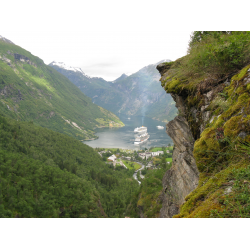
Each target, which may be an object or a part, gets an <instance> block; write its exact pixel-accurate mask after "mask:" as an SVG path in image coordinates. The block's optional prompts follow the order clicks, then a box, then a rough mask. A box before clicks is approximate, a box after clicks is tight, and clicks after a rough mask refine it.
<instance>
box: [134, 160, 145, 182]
mask: <svg viewBox="0 0 250 250" xmlns="http://www.w3.org/2000/svg"><path fill="white" fill-rule="evenodd" d="M137 163H138V164H141V163H140V162H137ZM144 168H145V166H144V165H141V168H139V169H138V170H136V171H135V172H134V174H133V177H134V179H135V180H136V181H138V183H139V184H140V185H141V182H140V181H139V180H138V179H137V172H138V171H140V177H141V178H142V179H143V178H144V176H143V175H142V174H141V170H142V169H144Z"/></svg>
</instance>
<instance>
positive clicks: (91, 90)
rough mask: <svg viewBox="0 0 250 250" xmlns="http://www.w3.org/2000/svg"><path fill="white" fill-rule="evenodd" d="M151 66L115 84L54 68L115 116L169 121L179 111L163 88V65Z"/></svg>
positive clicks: (59, 65) (58, 66)
mask: <svg viewBox="0 0 250 250" xmlns="http://www.w3.org/2000/svg"><path fill="white" fill-rule="evenodd" d="M168 61H170V60H162V61H160V62H157V63H156V64H151V65H148V66H146V67H144V68H142V69H141V70H139V71H138V72H136V73H134V74H132V75H130V76H127V75H125V74H122V75H121V76H120V77H119V78H117V79H116V80H114V81H112V82H111V81H105V80H104V79H103V78H99V77H90V76H87V75H86V74H85V73H84V72H83V71H82V70H81V69H79V68H74V67H69V66H66V65H65V64H63V63H56V62H52V63H50V64H49V66H51V67H52V68H54V69H56V70H57V71H58V72H60V73H62V74H63V75H64V76H66V77H67V78H68V79H69V80H70V81H71V82H73V83H74V84H75V85H76V86H77V87H78V88H79V89H80V90H81V91H82V92H83V93H84V94H86V95H87V96H89V97H90V98H91V99H92V100H93V102H94V103H96V104H97V105H99V106H102V107H103V108H105V109H108V110H110V111H111V112H113V113H115V114H119V113H121V114H126V115H142V116H148V117H150V118H153V119H158V120H161V121H166V122H167V121H170V120H171V119H173V118H174V117H175V116H176V112H177V109H176V108H175V102H174V101H173V99H172V97H171V95H169V94H167V95H166V93H165V91H164V90H163V89H162V88H161V85H160V82H159V79H160V74H159V72H158V71H157V70H156V66H157V65H158V64H159V63H162V62H168Z"/></svg>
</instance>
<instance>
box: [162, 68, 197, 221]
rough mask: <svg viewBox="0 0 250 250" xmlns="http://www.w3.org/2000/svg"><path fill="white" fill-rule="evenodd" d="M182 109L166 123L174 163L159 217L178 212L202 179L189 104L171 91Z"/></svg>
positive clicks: (165, 181)
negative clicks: (197, 160) (186, 116)
mask: <svg viewBox="0 0 250 250" xmlns="http://www.w3.org/2000/svg"><path fill="white" fill-rule="evenodd" d="M162 66H164V65H161V64H160V65H159V66H158V68H157V69H158V70H159V72H160V73H161V75H162V76H163V72H164V68H163V70H162ZM172 97H173V99H174V100H175V102H176V107H177V108H178V110H179V113H180V114H179V115H178V116H177V117H175V119H174V120H172V121H170V122H169V123H168V124H167V130H166V132H167V134H168V135H169V136H170V137H171V138H172V140H173V142H174V145H175V147H174V151H173V163H172V167H171V169H169V170H168V171H167V172H166V174H165V176H164V177H163V194H162V209H161V211H160V217H162V218H171V217H173V215H175V214H178V213H179V211H180V206H181V205H182V204H183V203H184V202H185V197H186V196H187V195H188V194H189V193H190V192H191V191H193V190H194V189H195V188H196V187H197V185H198V180H199V171H198V169H197V166H196V163H195V159H194V156H193V149H194V141H195V140H194V137H193V135H192V132H191V130H190V128H189V125H188V122H187V120H186V118H185V115H184V114H185V113H186V106H185V102H184V100H183V98H182V97H181V96H178V95H176V94H172Z"/></svg>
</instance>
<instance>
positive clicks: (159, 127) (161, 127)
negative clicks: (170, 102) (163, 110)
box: [156, 126, 164, 129]
mask: <svg viewBox="0 0 250 250" xmlns="http://www.w3.org/2000/svg"><path fill="white" fill-rule="evenodd" d="M156 127H157V128H158V129H164V127H163V126H156Z"/></svg>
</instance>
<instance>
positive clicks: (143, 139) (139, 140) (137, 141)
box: [134, 133, 150, 145]
mask: <svg viewBox="0 0 250 250" xmlns="http://www.w3.org/2000/svg"><path fill="white" fill-rule="evenodd" d="M149 137H150V135H149V134H148V133H143V134H141V135H138V136H136V138H135V142H134V144H135V145H139V144H141V143H143V142H146V141H147V140H148V138H149Z"/></svg>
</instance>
